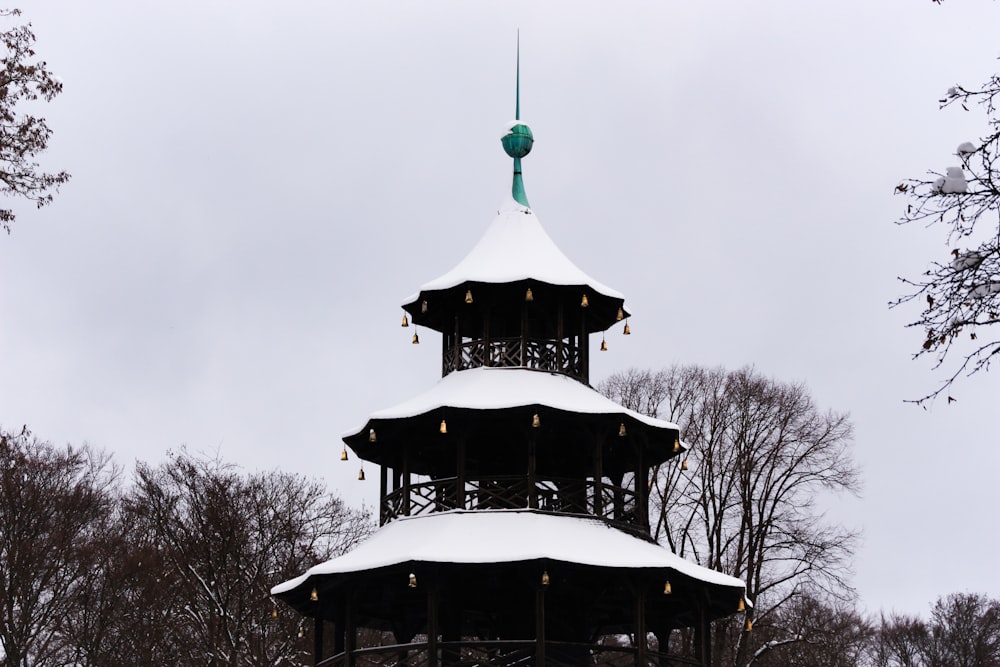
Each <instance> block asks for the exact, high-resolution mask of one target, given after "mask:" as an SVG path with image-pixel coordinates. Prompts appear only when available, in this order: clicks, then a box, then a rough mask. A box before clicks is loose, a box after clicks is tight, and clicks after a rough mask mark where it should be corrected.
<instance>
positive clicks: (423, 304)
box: [420, 299, 427, 314]
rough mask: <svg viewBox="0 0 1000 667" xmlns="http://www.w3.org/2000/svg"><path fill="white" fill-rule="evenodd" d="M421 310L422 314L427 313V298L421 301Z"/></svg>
mask: <svg viewBox="0 0 1000 667" xmlns="http://www.w3.org/2000/svg"><path fill="white" fill-rule="evenodd" d="M420 312H421V313H422V314H426V313H427V300H426V299H425V300H423V301H421V302H420Z"/></svg>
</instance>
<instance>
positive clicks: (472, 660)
mask: <svg viewBox="0 0 1000 667" xmlns="http://www.w3.org/2000/svg"><path fill="white" fill-rule="evenodd" d="M540 648H541V650H539V649H540ZM641 654H642V657H640V651H639V649H638V648H636V647H634V646H607V645H603V644H583V643H577V642H553V641H549V642H545V643H544V646H542V647H539V645H538V643H537V642H533V641H459V642H441V641H439V642H437V651H436V655H435V656H434V658H435V659H434V660H433V661H432V660H431V659H430V658H431V656H430V654H429V651H428V647H427V643H426V642H421V643H413V644H396V645H392V646H376V647H372V648H363V649H357V650H354V651H351V652H350V653H341V654H339V655H335V656H333V657H330V658H327V659H326V660H322V661H321V662H319V663H318V665H319V667H348V666H351V667H429V666H431V665H434V666H438V667H521V666H524V667H529V666H531V667H582V666H585V665H593V666H595V667H663V666H664V665H700V664H701V663H700V662H698V661H697V660H692V659H690V658H685V657H682V656H678V655H670V654H667V653H660V652H658V651H654V650H651V649H648V648H647V649H645V650H643V651H642V652H641ZM540 655H544V656H545V658H544V662H540V661H539V660H538V658H539V656H540Z"/></svg>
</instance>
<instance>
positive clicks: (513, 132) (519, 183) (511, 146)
mask: <svg viewBox="0 0 1000 667" xmlns="http://www.w3.org/2000/svg"><path fill="white" fill-rule="evenodd" d="M514 120H515V121H520V120H521V31H518V33H517V87H516V90H515V94H514ZM500 141H501V142H502V143H503V149H504V151H506V152H507V155H509V156H511V157H512V158H514V182H513V184H512V185H511V188H510V193H511V195H512V196H513V197H514V201H516V202H517V203H518V204H521V205H522V206H526V207H528V208H530V207H531V205H530V204H529V203H528V195H526V194H525V192H524V179H523V178H522V177H521V158H523V157H524V156H525V155H527V154H528V153H530V152H531V145H532V144H534V143H535V138H534V137H533V136H532V135H531V129H530V128H529V127H528V126H527V125H525V124H523V123H519V122H515V123H514V125H513V127H511V128H510V130H508V131H507V134H505V135H504V137H503V139H501V140H500Z"/></svg>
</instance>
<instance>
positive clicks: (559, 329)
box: [556, 300, 573, 375]
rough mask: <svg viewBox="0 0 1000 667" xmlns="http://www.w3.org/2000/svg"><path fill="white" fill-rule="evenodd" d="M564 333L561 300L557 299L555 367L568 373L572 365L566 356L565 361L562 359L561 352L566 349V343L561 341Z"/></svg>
mask: <svg viewBox="0 0 1000 667" xmlns="http://www.w3.org/2000/svg"><path fill="white" fill-rule="evenodd" d="M565 335H566V330H565V326H564V324H563V302H562V301H561V300H560V301H559V306H558V308H556V369H557V370H559V371H561V372H563V373H569V374H570V375H572V373H570V370H571V369H572V367H573V365H572V364H571V363H570V359H569V358H568V357H567V359H566V361H563V354H564V352H565V349H566V344H565V343H564V342H563V337H564V336H565Z"/></svg>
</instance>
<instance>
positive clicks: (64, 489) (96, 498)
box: [0, 428, 116, 667]
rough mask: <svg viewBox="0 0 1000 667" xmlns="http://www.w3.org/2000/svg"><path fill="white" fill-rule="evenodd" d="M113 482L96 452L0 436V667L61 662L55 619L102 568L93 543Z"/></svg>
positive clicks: (63, 646) (63, 653)
mask: <svg viewBox="0 0 1000 667" xmlns="http://www.w3.org/2000/svg"><path fill="white" fill-rule="evenodd" d="M115 485H116V476H115V470H114V469H113V468H112V467H111V466H110V465H109V459H108V457H107V456H105V455H103V454H101V453H100V452H97V451H95V450H93V449H91V448H89V447H81V448H76V449H74V448H72V447H66V448H65V449H59V448H56V447H54V446H53V445H51V444H50V443H48V442H42V441H40V440H38V439H36V438H34V437H32V435H31V433H30V432H29V431H28V430H27V428H24V429H22V430H21V431H20V433H17V434H13V433H5V432H0V649H2V654H3V657H2V661H0V664H3V665H4V666H5V667H44V666H46V665H62V664H66V659H67V651H68V650H69V647H68V646H67V643H66V642H65V641H64V636H63V633H62V628H61V625H62V620H63V618H64V617H66V616H68V615H70V614H71V613H72V612H73V610H74V609H75V608H77V607H78V606H79V605H80V604H81V599H82V597H83V596H84V595H85V594H86V592H87V587H86V582H87V580H88V576H89V574H90V573H91V572H93V571H95V570H98V569H99V568H100V567H101V566H102V562H101V561H100V560H99V559H98V558H96V556H97V553H98V551H97V550H96V549H95V546H96V542H97V540H98V539H99V535H100V533H101V530H100V527H101V526H102V525H104V524H105V522H106V521H107V518H108V516H109V515H110V514H111V511H112V508H113V504H114V493H113V491H114V488H115Z"/></svg>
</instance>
